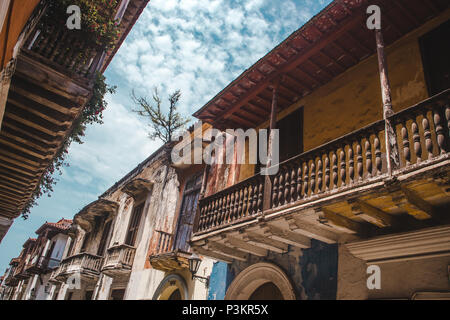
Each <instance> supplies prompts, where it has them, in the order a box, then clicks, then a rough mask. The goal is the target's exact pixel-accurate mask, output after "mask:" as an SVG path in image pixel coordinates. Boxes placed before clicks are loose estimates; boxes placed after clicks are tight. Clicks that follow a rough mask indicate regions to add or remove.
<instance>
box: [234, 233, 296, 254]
mask: <svg viewBox="0 0 450 320" xmlns="http://www.w3.org/2000/svg"><path fill="white" fill-rule="evenodd" d="M243 239H244V241H246V242H248V243H250V244H253V245H255V246H257V247H260V248H263V249H267V250H270V251H273V252H277V253H286V252H288V245H287V244H285V243H283V242H280V241H277V240H272V239H269V238H267V237H265V236H263V235H260V234H257V233H254V232H250V231H248V232H246V233H245V234H244V235H243Z"/></svg>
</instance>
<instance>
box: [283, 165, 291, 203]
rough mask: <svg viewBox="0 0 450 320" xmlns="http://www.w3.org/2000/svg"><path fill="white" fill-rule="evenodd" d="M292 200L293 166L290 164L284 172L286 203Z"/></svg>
mask: <svg viewBox="0 0 450 320" xmlns="http://www.w3.org/2000/svg"><path fill="white" fill-rule="evenodd" d="M289 202H291V168H290V167H289V166H288V167H287V168H286V172H285V174H284V204H287V203H289Z"/></svg>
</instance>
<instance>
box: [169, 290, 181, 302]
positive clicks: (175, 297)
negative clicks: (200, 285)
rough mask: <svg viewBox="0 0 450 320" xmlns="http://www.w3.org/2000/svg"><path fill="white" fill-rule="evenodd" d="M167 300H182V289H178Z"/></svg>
mask: <svg viewBox="0 0 450 320" xmlns="http://www.w3.org/2000/svg"><path fill="white" fill-rule="evenodd" d="M167 300H182V299H181V292H180V289H176V290H175V291H174V292H172V294H171V295H170V297H169V298H168V299H167Z"/></svg>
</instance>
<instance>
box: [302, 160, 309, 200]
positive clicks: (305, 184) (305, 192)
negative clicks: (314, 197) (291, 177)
mask: <svg viewBox="0 0 450 320" xmlns="http://www.w3.org/2000/svg"><path fill="white" fill-rule="evenodd" d="M308 170H309V168H308V162H305V163H304V165H303V172H304V173H305V176H304V177H303V196H304V197H305V198H306V197H308V185H309V181H308Z"/></svg>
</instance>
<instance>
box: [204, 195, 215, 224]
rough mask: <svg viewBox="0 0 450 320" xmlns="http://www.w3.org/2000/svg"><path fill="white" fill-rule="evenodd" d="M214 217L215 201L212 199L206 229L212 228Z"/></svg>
mask: <svg viewBox="0 0 450 320" xmlns="http://www.w3.org/2000/svg"><path fill="white" fill-rule="evenodd" d="M213 216H214V199H212V200H211V201H210V202H209V210H208V220H207V222H206V228H207V229H209V228H211V227H212V221H213Z"/></svg>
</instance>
